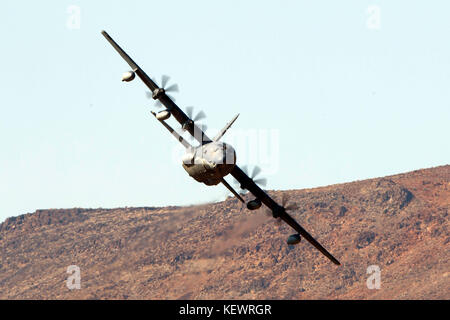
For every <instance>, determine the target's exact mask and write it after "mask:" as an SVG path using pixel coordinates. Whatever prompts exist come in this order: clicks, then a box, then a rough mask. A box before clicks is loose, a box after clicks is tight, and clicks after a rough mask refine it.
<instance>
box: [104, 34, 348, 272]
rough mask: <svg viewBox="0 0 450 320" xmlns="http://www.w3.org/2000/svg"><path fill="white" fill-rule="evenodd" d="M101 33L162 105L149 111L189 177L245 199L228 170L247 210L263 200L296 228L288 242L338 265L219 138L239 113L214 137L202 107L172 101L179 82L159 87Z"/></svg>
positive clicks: (129, 73) (129, 74) (126, 76)
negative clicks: (175, 145)
mask: <svg viewBox="0 0 450 320" xmlns="http://www.w3.org/2000/svg"><path fill="white" fill-rule="evenodd" d="M102 34H103V36H104V37H105V38H106V40H108V41H109V43H111V45H112V46H113V47H114V49H116V51H117V52H118V53H119V54H120V55H121V56H122V58H123V59H124V60H125V61H126V62H127V63H128V64H129V65H130V67H131V69H132V70H131V71H127V72H125V73H124V74H123V77H122V81H125V82H129V81H132V80H133V79H134V78H135V76H136V75H137V76H138V77H139V78H141V80H142V81H143V82H144V84H145V85H146V86H147V87H148V88H149V89H150V92H148V95H149V97H150V98H152V99H154V100H155V102H157V103H158V104H159V105H160V106H164V107H165V110H162V111H160V112H158V113H156V112H153V111H152V114H153V115H154V116H155V118H156V119H157V120H159V122H161V124H162V125H163V126H164V127H166V129H167V130H169V131H170V133H171V134H172V135H173V136H174V137H175V138H176V139H177V140H178V141H179V142H180V143H181V144H183V146H184V147H185V148H186V153H185V155H184V156H183V158H182V166H183V168H184V169H185V170H186V171H187V172H188V174H189V175H190V176H191V177H192V178H194V179H195V180H197V181H198V182H202V183H204V184H206V185H208V186H210V185H217V184H219V183H222V184H223V185H225V187H227V188H228V189H229V190H230V191H231V192H232V193H233V194H234V195H235V196H236V197H237V198H238V199H239V201H241V202H243V203H245V201H244V199H243V198H242V197H241V195H240V194H239V193H238V192H236V191H235V190H234V189H233V187H232V186H231V185H229V184H228V182H227V181H226V180H225V179H224V177H225V176H226V175H228V174H231V175H232V176H233V177H234V178H235V179H236V180H237V181H238V183H239V184H240V187H241V189H243V190H246V191H248V192H251V194H253V196H254V197H255V199H254V200H251V201H249V202H247V203H246V206H247V208H248V209H249V210H256V209H259V208H260V207H261V205H262V204H265V205H266V206H267V207H268V209H269V210H270V211H271V214H272V216H273V217H274V218H276V219H281V220H283V221H285V222H286V223H287V224H288V225H289V226H291V227H292V228H293V229H294V230H295V231H296V232H297V233H295V234H293V235H291V236H289V237H288V239H287V243H288V244H289V245H294V244H297V243H299V242H300V240H301V237H303V238H305V239H306V240H307V241H309V242H310V243H311V244H312V245H313V246H314V247H316V248H317V249H318V250H319V251H320V252H322V253H323V254H324V255H325V256H326V257H327V258H328V259H330V260H331V261H332V262H333V263H335V264H337V265H340V263H339V261H338V260H337V259H336V258H334V257H333V256H332V255H331V254H330V253H329V252H328V251H327V250H326V249H325V248H324V247H322V245H321V244H320V243H319V242H317V240H315V239H314V238H313V237H312V236H311V235H310V234H309V233H308V232H307V231H306V230H305V229H303V227H302V226H300V225H299V224H298V223H297V221H295V220H294V219H293V218H292V217H291V216H290V215H289V214H288V213H287V212H286V211H287V210H288V209H289V207H288V206H286V205H285V203H284V201H283V203H282V205H279V204H278V203H277V202H276V201H275V200H273V199H272V198H271V197H270V196H269V195H268V194H267V193H266V192H265V191H263V190H262V189H261V188H260V187H259V186H258V183H261V182H263V181H262V180H264V179H254V178H255V175H256V174H257V173H258V171H259V170H260V169H259V168H258V167H256V168H255V169H254V170H253V173H252V174H251V175H250V177H249V176H248V175H247V174H246V173H245V172H244V170H242V169H241V168H239V167H238V166H237V165H236V153H235V151H234V149H233V147H231V146H230V145H229V144H226V143H223V142H220V138H221V137H222V136H223V135H224V134H225V132H226V131H227V130H228V129H229V128H230V127H231V125H232V124H233V122H234V121H235V120H236V118H237V117H238V115H237V116H235V117H234V118H233V119H232V120H231V121H230V122H229V123H228V124H227V125H226V126H225V127H224V128H223V129H222V130H221V131H220V132H219V133H218V134H217V135H216V136H215V137H214V138H212V139H211V138H209V137H208V136H207V135H206V134H205V132H204V130H203V126H201V125H200V124H196V122H197V121H198V120H200V119H203V118H204V117H205V115H204V113H203V112H202V111H201V112H200V113H198V114H197V115H196V116H195V117H193V114H192V111H193V110H192V108H188V109H187V114H186V113H184V112H183V110H181V109H180V108H179V107H178V106H177V105H176V104H175V102H174V100H175V99H174V98H172V97H171V96H170V95H169V94H168V92H171V91H178V86H177V85H176V84H174V85H171V86H169V87H167V86H166V85H167V82H168V80H169V77H167V76H163V77H162V79H161V87H159V86H158V85H157V84H156V83H155V82H154V81H153V80H152V79H151V78H150V77H149V76H148V75H147V74H146V73H145V72H144V71H143V70H142V69H141V68H140V67H139V66H138V65H137V64H136V63H135V62H134V61H133V60H132V59H131V58H130V57H129V56H128V54H127V53H125V51H123V50H122V48H121V47H120V46H119V45H118V44H117V43H116V42H115V41H114V40H113V39H112V38H111V37H110V36H109V35H108V33H106V31H102ZM170 116H173V117H174V118H175V119H176V120H177V121H178V122H179V123H180V124H181V127H182V130H183V131H187V132H189V133H190V134H191V136H192V137H194V139H195V140H197V141H198V142H199V145H198V146H196V147H194V146H192V145H191V144H190V143H189V142H188V141H187V140H186V139H185V138H183V136H182V133H181V134H180V133H178V132H177V131H176V130H174V129H172V128H171V127H170V126H169V125H168V124H167V123H166V120H167V119H168V118H169V117H170ZM258 180H259V181H258Z"/></svg>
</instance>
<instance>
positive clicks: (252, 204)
mask: <svg viewBox="0 0 450 320" xmlns="http://www.w3.org/2000/svg"><path fill="white" fill-rule="evenodd" d="M259 208H261V200H259V199H255V200H252V201H249V202H248V203H247V209H248V210H256V209H259Z"/></svg>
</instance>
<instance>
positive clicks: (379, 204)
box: [0, 165, 450, 299]
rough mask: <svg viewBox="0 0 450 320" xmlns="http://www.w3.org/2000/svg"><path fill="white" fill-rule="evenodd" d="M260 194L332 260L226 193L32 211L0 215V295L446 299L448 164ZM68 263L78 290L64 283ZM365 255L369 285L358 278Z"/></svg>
mask: <svg viewBox="0 0 450 320" xmlns="http://www.w3.org/2000/svg"><path fill="white" fill-rule="evenodd" d="M205 188H206V187H205ZM270 194H271V195H273V196H274V197H275V198H276V199H281V198H282V195H283V194H285V196H288V197H289V199H290V203H295V204H296V205H297V209H296V210H295V211H292V212H291V214H292V215H293V216H294V217H295V218H296V219H297V220H298V221H299V223H300V224H302V225H303V226H304V227H305V229H307V230H308V231H309V232H310V233H311V234H312V235H313V236H314V237H316V238H317V239H318V240H319V241H320V242H321V243H322V244H323V245H324V246H325V247H326V248H327V249H328V250H329V251H330V252H331V253H332V254H333V255H334V256H336V257H337V258H338V259H339V260H340V261H341V263H342V266H336V265H334V264H332V263H331V262H329V261H328V260H327V259H326V258H325V257H323V256H322V255H321V254H320V253H319V252H318V251H317V250H315V249H314V248H313V247H312V246H311V245H310V244H309V243H307V242H303V241H302V242H301V243H300V244H299V245H297V246H294V247H290V246H288V245H286V238H287V236H288V235H289V234H291V233H293V232H292V230H291V229H290V228H289V227H288V226H287V225H285V224H278V223H277V222H276V221H275V220H274V219H273V218H270V217H268V216H267V215H266V214H265V213H264V210H258V211H255V212H249V211H248V210H243V209H242V207H241V205H240V203H238V202H237V200H236V199H235V198H228V199H227V200H226V201H224V202H220V203H214V204H208V205H202V206H191V207H164V208H159V207H144V208H117V209H79V208H76V209H50V210H37V211H36V212H34V213H29V214H24V215H22V216H19V217H13V218H8V219H7V220H6V221H4V222H3V223H2V224H1V225H0V250H1V260H0V289H1V290H0V298H1V299H178V298H181V299H222V298H224V299H253V298H258V299H450V261H449V258H450V250H449V248H450V233H449V217H448V210H449V204H450V166H449V165H446V166H441V167H436V168H432V169H425V170H417V171H413V172H409V173H404V174H399V175H395V176H389V177H384V178H378V179H370V180H364V181H357V182H352V183H345V184H339V185H332V186H327V187H322V188H316V189H306V190H287V191H271V192H270ZM149 204H151V199H150V198H149ZM70 265H77V266H79V268H80V271H81V289H79V290H76V289H75V290H69V289H68V288H67V286H66V279H67V277H68V276H69V274H67V267H68V266H70ZM370 265H377V266H379V268H380V270H381V287H380V289H372V290H370V289H368V288H367V285H366V279H367V278H368V277H369V275H368V274H367V267H369V266H370Z"/></svg>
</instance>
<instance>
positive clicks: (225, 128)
mask: <svg viewBox="0 0 450 320" xmlns="http://www.w3.org/2000/svg"><path fill="white" fill-rule="evenodd" d="M238 117H239V113H238V114H237V115H235V116H234V118H233V119H231V121H230V122H228V123H227V125H226V126H225V127H224V128H223V129H222V130H220V132H219V133H218V134H217V135H216V136H215V137H214V138H213V141H219V140H220V138H222V137H223V135H224V134H225V132H227V130H228V129H230V127H231V125H232V124H233V123H234V122H235V121H236V119H237V118H238Z"/></svg>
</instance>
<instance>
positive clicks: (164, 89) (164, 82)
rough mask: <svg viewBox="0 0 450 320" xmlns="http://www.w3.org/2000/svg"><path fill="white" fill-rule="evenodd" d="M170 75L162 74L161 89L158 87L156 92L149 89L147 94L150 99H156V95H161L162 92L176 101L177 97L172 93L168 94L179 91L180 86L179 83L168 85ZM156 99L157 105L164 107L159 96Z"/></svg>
mask: <svg viewBox="0 0 450 320" xmlns="http://www.w3.org/2000/svg"><path fill="white" fill-rule="evenodd" d="M169 80H170V77H169V76H168V75H165V74H163V75H162V76H161V86H160V88H159V89H156V90H155V91H154V92H151V91H147V92H146V93H145V94H146V95H147V98H148V99H154V96H155V95H156V96H157V95H159V94H161V93H165V94H166V95H167V96H168V97H169V98H170V99H171V100H173V101H176V99H175V98H174V97H173V96H172V95H171V94H167V93H169V92H178V91H179V88H178V84H176V83H174V84H172V85H170V86H167V83H168V82H169ZM154 100H155V106H156V107H158V108H160V107H162V103H161V102H160V101H159V100H158V98H156V99H154Z"/></svg>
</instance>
